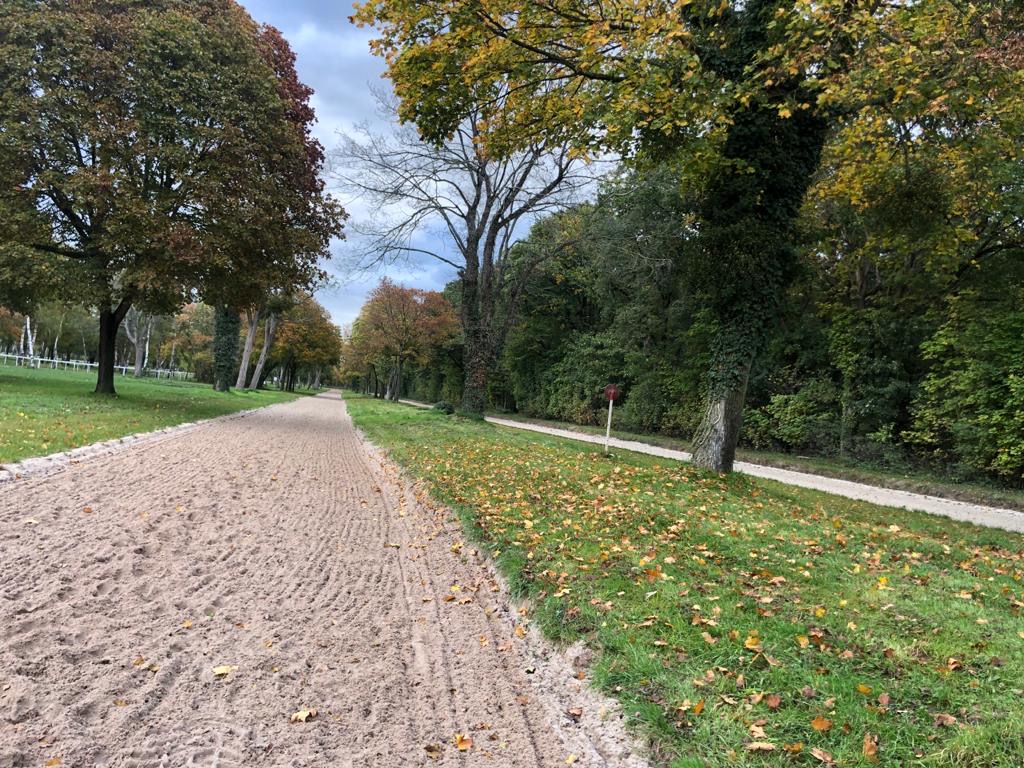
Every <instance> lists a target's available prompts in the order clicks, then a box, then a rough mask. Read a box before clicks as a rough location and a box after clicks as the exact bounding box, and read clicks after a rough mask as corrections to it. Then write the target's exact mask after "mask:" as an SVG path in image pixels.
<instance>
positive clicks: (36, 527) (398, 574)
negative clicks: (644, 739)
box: [0, 394, 642, 768]
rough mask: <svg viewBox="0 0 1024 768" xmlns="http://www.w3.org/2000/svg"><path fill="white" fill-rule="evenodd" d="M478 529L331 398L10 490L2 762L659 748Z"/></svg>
mask: <svg viewBox="0 0 1024 768" xmlns="http://www.w3.org/2000/svg"><path fill="white" fill-rule="evenodd" d="M460 535H461V534H460V529H459V528H458V525H457V523H455V522H454V521H452V520H450V519H449V517H448V513H447V512H446V511H445V510H443V509H434V508H432V507H431V506H430V505H429V503H427V502H426V500H425V499H422V498H419V497H418V495H417V493H416V492H415V490H414V489H412V488H410V487H409V486H408V485H407V484H406V483H404V482H403V481H402V480H401V478H399V477H398V476H397V474H396V473H395V471H394V470H393V469H392V468H391V467H390V465H389V464H388V463H387V462H386V461H384V460H383V459H382V458H381V457H380V456H379V455H378V453H377V452H376V451H374V450H373V449H372V448H371V447H369V446H367V445H365V444H364V443H362V442H361V441H360V439H359V437H358V435H357V433H356V431H355V430H354V428H353V426H352V423H351V421H350V419H349V418H348V415H347V413H346V412H345V408H344V404H343V402H342V401H341V400H340V398H339V397H338V396H337V395H336V394H327V395H323V396H320V397H316V398H301V399H299V400H297V401H294V402H291V403H286V404H282V405H276V406H273V407H270V408H266V409H263V410H260V411H257V412H254V413H251V414H248V415H246V416H245V417H243V418H238V419H233V420H229V421H216V422H212V423H210V424H208V425H205V426H202V427H200V428H196V429H190V430H188V431H186V432H183V433H182V434H180V435H176V436H175V435H172V436H169V437H167V438H165V439H161V440H159V441H155V442H148V443H140V444H138V445H135V446H133V447H131V448H127V449H125V450H123V451H120V452H118V453H116V454H114V455H110V456H100V457H95V458H92V459H89V460H85V461H82V462H81V463H79V464H75V465H72V466H69V467H68V468H67V469H65V470H64V471H61V472H59V473H57V474H54V475H51V476H49V477H42V478H35V479H27V480H20V481H15V482H12V483H9V484H6V485H4V486H3V487H0V766H4V768H7V766H22V765H25V766H29V765H31V766H40V765H58V764H59V765H64V766H76V768H77V767H78V766H161V767H166V768H179V766H223V767H225V768H227V767H229V766H242V765H245V766H251V765H260V766H262V765H268V766H325V765H331V766H338V767H339V768H343V767H345V766H380V767H381V768H397V767H400V766H425V765H431V766H435V765H441V766H484V765H486V766H498V767H500V768H505V767H507V768H511V767H512V766H516V767H517V768H519V767H524V768H525V767H528V766H544V767H547V766H564V765H566V764H567V761H568V764H575V765H583V766H598V765H606V766H640V765H642V762H641V760H640V759H639V758H638V757H636V756H635V755H632V754H631V752H630V747H629V746H628V744H627V741H626V739H625V738H624V737H623V735H622V725H621V717H620V716H619V714H618V713H617V712H616V710H615V709H614V708H612V707H609V705H608V704H607V702H605V701H604V700H602V699H600V698H599V697H597V696H596V695H595V694H594V693H593V692H591V691H590V689H589V688H587V686H586V685H585V683H583V682H581V679H582V678H583V677H584V675H583V673H582V671H581V670H582V669H583V666H584V664H585V661H586V659H585V658H583V659H582V660H581V659H580V658H579V656H578V655H577V657H576V660H577V661H582V662H583V663H582V664H579V665H578V666H576V667H574V666H573V664H572V663H571V662H572V657H565V656H564V655H562V654H552V653H550V652H549V651H548V650H546V646H544V644H543V643H540V642H538V640H537V638H536V636H535V633H533V632H531V633H527V634H526V637H523V638H520V637H518V636H517V634H516V633H515V632H514V627H515V626H516V622H517V621H521V617H520V616H519V615H518V614H517V612H516V610H515V607H514V606H509V605H508V602H507V598H506V596H505V593H504V591H503V590H502V588H501V586H500V585H499V584H498V583H497V581H496V579H495V577H494V575H493V574H492V572H491V571H490V570H489V568H488V566H487V565H486V564H485V563H483V562H481V560H480V558H479V556H478V555H477V553H476V552H475V551H474V550H473V549H472V547H471V546H470V545H468V544H463V543H462V541H461V538H460ZM576 653H577V654H578V651H577V652H576ZM577 708H579V710H580V711H577ZM312 709H315V710H316V714H315V715H313V716H310V717H308V718H306V720H305V722H291V719H292V715H293V714H295V713H300V712H301V711H302V710H307V711H308V710H312ZM570 709H571V710H572V713H571V714H567V711H568V710H570ZM456 734H463V735H464V738H462V739H461V740H460V745H461V747H462V748H463V749H461V750H460V748H459V746H457V745H456ZM573 755H575V756H576V758H575V759H574V758H573V757H572V756H573ZM58 761H59V762H58Z"/></svg>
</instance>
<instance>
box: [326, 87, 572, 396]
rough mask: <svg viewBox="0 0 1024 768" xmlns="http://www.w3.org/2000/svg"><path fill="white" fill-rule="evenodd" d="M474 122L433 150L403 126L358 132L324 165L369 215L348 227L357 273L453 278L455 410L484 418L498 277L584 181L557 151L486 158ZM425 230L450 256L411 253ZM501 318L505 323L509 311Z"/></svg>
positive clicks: (478, 116)
mask: <svg viewBox="0 0 1024 768" xmlns="http://www.w3.org/2000/svg"><path fill="white" fill-rule="evenodd" d="M384 108H385V109H387V105H386V104H385V105H384ZM483 120H484V113H483V112H482V111H479V110H477V109H476V108H472V109H470V112H469V114H468V115H467V116H466V117H465V118H464V119H460V120H458V121H457V122H456V123H454V124H453V126H452V129H451V133H450V135H446V136H444V137H438V138H439V139H441V140H439V141H437V142H435V143H431V142H427V141H423V140H421V139H420V138H419V137H418V136H417V134H416V132H415V130H413V129H412V128H411V127H409V126H398V127H396V128H395V129H394V130H393V132H392V134H391V135H390V136H381V135H373V134H372V133H369V132H367V131H364V132H363V133H362V135H360V136H356V137H346V138H345V139H344V141H343V143H342V145H341V147H340V148H339V149H338V151H337V153H336V156H335V158H334V160H335V163H334V167H335V173H336V176H337V178H338V180H339V182H340V183H341V184H342V185H343V186H344V187H345V188H347V189H349V190H352V191H353V192H355V193H357V194H360V195H362V196H363V197H364V199H366V200H367V201H368V202H369V203H371V204H372V206H373V207H374V209H375V210H376V211H377V212H378V216H377V218H376V219H374V220H372V221H369V222H364V223H361V224H359V225H356V226H355V229H356V231H357V232H359V233H360V234H362V235H363V236H364V243H365V244H364V246H363V247H362V248H361V249H360V252H359V256H360V261H361V266H364V267H365V266H372V265H375V264H380V263H388V262H391V261H394V260H395V259H401V258H405V257H409V256H413V255H417V254H419V255H425V256H428V257H430V258H433V259H436V260H438V261H440V262H442V263H444V264H447V265H449V266H451V267H454V268H455V269H456V270H457V271H458V276H459V284H460V288H461V301H460V304H459V307H460V310H459V311H460V315H461V322H462V329H463V333H464V335H465V356H464V371H465V383H464V387H463V395H462V409H463V411H464V412H466V413H469V414H474V415H480V414H482V413H483V412H484V408H485V406H486V399H487V380H488V376H489V375H490V373H491V369H492V367H493V365H494V363H495V360H496V359H497V357H498V356H499V355H500V352H501V339H502V337H503V328H502V323H503V320H502V318H501V317H500V316H499V313H498V301H499V297H500V296H501V295H502V293H503V291H505V289H506V288H507V286H508V285H509V284H510V283H511V281H513V280H514V279H516V275H515V274H512V273H511V271H510V269H509V268H508V258H507V257H508V254H509V250H510V248H511V247H512V245H513V244H514V243H515V242H516V239H517V237H518V236H519V233H520V231H521V230H522V229H523V226H524V225H525V224H528V222H529V220H530V218H531V217H532V216H535V215H537V214H539V213H542V212H544V211H550V210H553V209H557V208H559V207H561V206H563V205H564V204H566V202H567V201H569V200H571V199H573V197H574V196H575V195H576V194H578V193H579V191H580V189H581V187H583V186H584V185H585V184H586V182H587V180H588V179H589V174H588V173H587V172H586V170H585V169H584V168H583V166H582V164H581V163H579V162H578V161H576V160H575V159H574V158H573V155H572V152H571V151H570V148H569V147H568V146H567V145H566V144H564V143H559V142H558V141H546V140H537V141H533V142H529V143H527V144H525V145H524V146H523V147H521V148H519V149H517V150H516V151H513V152H509V153H507V154H505V155H504V156H497V155H492V154H491V153H490V152H489V151H488V150H487V149H486V148H485V146H484V144H483V141H482V140H483V135H482V133H481V131H482V129H483V122H482V121H483ZM431 227H433V228H436V229H437V230H438V231H439V233H440V239H441V240H442V241H443V240H445V239H446V240H447V241H448V242H450V243H451V244H452V246H453V248H454V253H448V252H447V251H445V250H443V249H442V248H441V247H440V246H436V247H429V246H424V245H422V244H421V243H422V235H423V234H424V230H429V228H431ZM416 234H419V235H420V236H421V240H419V241H417V240H416V239H415V238H414V235H416ZM534 255H535V257H536V258H535V259H534V260H532V261H523V262H521V263H520V265H519V269H520V271H521V272H522V271H528V270H529V269H531V268H532V266H533V265H535V263H536V262H537V260H540V259H543V258H544V257H545V254H541V253H535V254H534ZM506 309H507V310H508V311H509V315H507V316H511V311H512V310H514V307H507V308H506Z"/></svg>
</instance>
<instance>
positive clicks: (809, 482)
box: [402, 400, 1024, 533]
mask: <svg viewBox="0 0 1024 768" xmlns="http://www.w3.org/2000/svg"><path fill="white" fill-rule="evenodd" d="M402 402H403V403H406V404H407V405H413V406H416V407H418V408H429V407H431V406H429V405H427V404H426V403H420V402H417V401H415V400H402ZM485 420H486V421H488V422H490V423H491V424H497V425H498V426H502V427H510V428H512V429H523V430H526V431H528V432H539V433H542V434H545V435H552V436H554V437H564V438H566V439H568V440H578V441H580V442H584V443H593V444H596V445H602V446H603V445H604V437H602V436H600V435H590V434H587V433H584V432H577V431H575V430H571V429H558V428H557V427H546V426H543V425H541V424H530V423H528V422H523V421H515V420H513V419H502V418H499V417H497V416H487V417H485ZM609 445H610V446H611V447H612V448H618V449H619V450H622V451H633V452H635V453H645V454H648V455H650V456H658V457H660V458H663V459H673V460H674V461H689V460H690V458H691V456H690V454H689V453H687V452H686V451H676V450H673V449H671V448H662V447H660V446H657V445H650V444H648V443H641V442H639V441H637V440H621V439H619V438H616V437H613V438H611V440H610V441H609ZM735 470H736V471H737V472H743V473H744V474H747V475H752V476H753V477H763V478H765V479H767V480H776V481H778V482H780V483H786V484H787V485H796V486H799V487H801V488H812V489H814V490H818V491H824V492H825V493H833V494H835V495H836V496H845V497H846V498H849V499H858V500H860V501H868V502H871V503H872V504H878V505H881V506H883V507H897V508H902V509H914V510H919V511H921V512H927V513H929V514H932V515H941V516H943V517H949V518H952V519H953V520H962V521H964V522H968V523H974V524H975V525H982V526H985V527H987V528H1002V529H1004V530H1007V531H1016V532H1018V533H1024V512H1018V511H1017V510H1014V509H1002V508H1000V507H987V506H984V505H981V504H971V503H969V502H966V501H957V500H955V499H944V498H941V497H938V496H928V495H926V494H923V493H912V492H910V491H901V490H897V489H895V488H881V487H879V486H876V485H867V484H866V483H855V482H853V481H850V480H840V479H838V478H834V477H825V476H823V475H813V474H810V473H808V472H797V471H795V470H792V469H778V468H776V467H766V466H763V465H761V464H751V463H750V462H746V461H737V462H736V464H735Z"/></svg>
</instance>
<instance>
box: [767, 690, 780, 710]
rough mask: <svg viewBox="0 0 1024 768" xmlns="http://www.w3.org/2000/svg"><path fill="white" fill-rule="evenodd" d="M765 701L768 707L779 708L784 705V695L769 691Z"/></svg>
mask: <svg viewBox="0 0 1024 768" xmlns="http://www.w3.org/2000/svg"><path fill="white" fill-rule="evenodd" d="M764 703H765V704H766V705H767V706H768V709H778V708H779V707H780V706H781V705H782V697H781V696H779V694H777V693H769V694H768V695H767V696H765V699H764Z"/></svg>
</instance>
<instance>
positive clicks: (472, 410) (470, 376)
mask: <svg viewBox="0 0 1024 768" xmlns="http://www.w3.org/2000/svg"><path fill="white" fill-rule="evenodd" d="M484 290H486V287H484V286H481V285H480V282H479V267H478V265H477V262H476V260H475V259H469V260H467V264H466V270H465V271H464V272H463V276H462V305H461V310H462V330H463V334H464V337H465V342H464V351H463V384H462V412H463V413H464V414H466V415H468V416H483V414H484V411H485V410H486V408H487V379H488V375H489V373H490V359H491V356H490V342H491V339H490V330H491V329H490V327H489V323H488V320H489V318H488V317H485V316H484V313H483V312H482V311H481V306H480V305H481V298H482V291H484Z"/></svg>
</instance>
